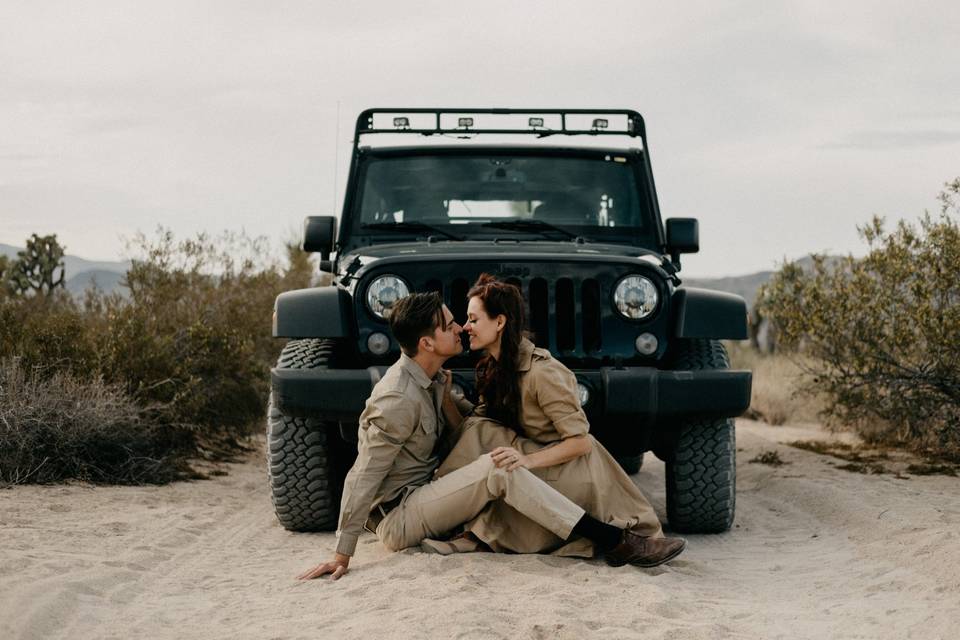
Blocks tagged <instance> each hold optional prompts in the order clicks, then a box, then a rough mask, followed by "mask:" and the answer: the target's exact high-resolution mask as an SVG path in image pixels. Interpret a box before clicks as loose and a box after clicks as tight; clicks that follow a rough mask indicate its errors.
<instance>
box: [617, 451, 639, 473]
mask: <svg viewBox="0 0 960 640" xmlns="http://www.w3.org/2000/svg"><path fill="white" fill-rule="evenodd" d="M616 459H617V464H619V465H620V467H621V468H622V469H623V470H624V471H625V472H626V474H627V475H628V476H632V475H633V474H635V473H639V472H640V468H641V467H642V466H643V454H642V453H641V454H639V455H636V456H616Z"/></svg>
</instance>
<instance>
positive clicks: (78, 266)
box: [0, 244, 829, 306]
mask: <svg viewBox="0 0 960 640" xmlns="http://www.w3.org/2000/svg"><path fill="white" fill-rule="evenodd" d="M18 251H21V249H20V248H18V247H12V246H10V245H8V244H0V255H6V256H9V257H10V258H16V257H17V252H18ZM828 260H829V259H828ZM63 261H64V268H65V269H66V271H67V282H66V285H67V290H68V291H70V293H72V294H74V295H82V294H83V292H84V291H85V290H86V289H88V288H89V287H92V286H93V285H94V283H96V286H98V287H99V288H100V289H101V290H103V291H105V292H107V293H112V292H114V291H117V292H120V293H124V292H125V291H126V287H124V286H123V284H122V278H123V274H125V273H126V272H127V269H129V268H130V263H129V262H96V261H93V260H84V259H83V258H78V257H76V256H69V255H68V256H64V259H63ZM799 262H800V264H801V265H803V266H804V267H809V266H810V265H811V264H812V262H813V261H812V259H811V258H810V256H806V257H804V258H801V259H800V260H799ZM773 274H774V272H773V271H758V272H756V273H748V274H747V275H743V276H729V277H725V278H684V277H683V273H681V274H680V276H681V279H682V280H683V284H685V285H687V286H690V287H701V288H704V289H716V290H717V291H726V292H728V293H735V294H737V295H738V296H742V297H743V299H744V300H746V301H747V306H753V301H754V299H755V298H756V296H757V291H758V290H759V289H760V286H761V285H762V284H763V283H764V282H766V281H767V280H769V279H770V276H772V275H773Z"/></svg>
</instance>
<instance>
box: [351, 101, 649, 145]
mask: <svg viewBox="0 0 960 640" xmlns="http://www.w3.org/2000/svg"><path fill="white" fill-rule="evenodd" d="M520 116H523V117H520ZM391 123H392V126H390V125H391ZM374 133H410V134H419V135H425V136H429V135H437V134H452V135H460V136H463V135H467V134H468V135H471V136H473V135H475V134H527V135H534V136H537V137H544V136H552V135H587V136H611V135H613V136H629V137H637V138H641V139H643V141H644V146H646V129H645V127H644V123H643V116H641V115H640V114H639V113H637V112H636V111H632V110H621V109H422V108H416V109H367V110H366V111H364V112H363V113H361V114H360V117H359V118H358V119H357V127H356V135H357V136H358V137H359V136H361V135H365V134H374Z"/></svg>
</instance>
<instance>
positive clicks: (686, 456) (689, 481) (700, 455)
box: [666, 339, 737, 533]
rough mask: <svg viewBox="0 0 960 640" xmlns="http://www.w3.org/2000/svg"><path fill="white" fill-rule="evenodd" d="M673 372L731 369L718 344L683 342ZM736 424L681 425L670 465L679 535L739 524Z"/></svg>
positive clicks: (671, 510)
mask: <svg viewBox="0 0 960 640" xmlns="http://www.w3.org/2000/svg"><path fill="white" fill-rule="evenodd" d="M671 365H672V366H671V368H672V369H675V370H697V369H728V368H729V367H730V361H729V359H728V358H727V352H726V349H724V347H723V345H722V344H721V343H720V342H719V341H718V340H707V339H685V340H681V341H679V344H678V345H677V348H676V350H675V351H674V355H673V358H672V359H671ZM736 451H737V447H736V433H735V428H734V423H733V420H731V419H729V418H724V419H717V420H696V421H695V420H691V421H687V422H683V423H681V424H680V425H678V431H677V438H676V440H675V442H674V445H673V447H672V451H671V455H670V456H668V459H667V463H666V486H667V518H668V519H669V521H670V527H671V529H673V530H674V531H679V532H686V533H721V532H723V531H727V530H728V529H730V527H731V526H732V525H733V516H734V511H735V507H736V498H737V461H736Z"/></svg>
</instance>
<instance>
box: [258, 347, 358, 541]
mask: <svg viewBox="0 0 960 640" xmlns="http://www.w3.org/2000/svg"><path fill="white" fill-rule="evenodd" d="M334 346H335V345H334V343H333V341H331V340H317V339H303V340H291V341H290V342H288V343H287V344H286V346H284V348H283V351H282V352H281V354H280V358H279V360H278V361H277V366H278V367H284V368H289V369H317V368H322V367H326V366H328V364H329V363H330V360H331V359H332V357H333V352H334ZM338 434H339V426H338V425H337V423H336V422H332V423H331V422H323V421H321V420H317V419H316V418H309V417H299V416H289V415H286V414H284V413H283V412H282V411H280V409H279V408H277V406H276V405H275V404H274V401H273V394H272V393H271V394H270V402H269V406H268V409H267V469H268V475H269V478H270V492H271V498H272V500H273V508H274V511H276V514H277V518H278V519H279V520H280V524H282V525H283V527H284V528H285V529H289V530H290V531H332V530H334V529H336V527H337V516H338V514H339V511H340V495H341V492H342V490H343V487H342V478H341V477H339V473H338V465H336V464H335V461H334V460H333V459H332V457H333V456H332V455H331V454H332V453H334V450H335V447H334V446H333V445H334V444H335V443H333V442H331V440H333V439H335V438H338V437H339V435H338Z"/></svg>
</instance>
